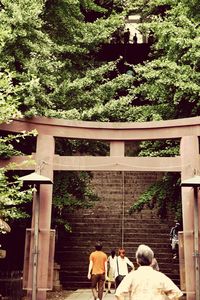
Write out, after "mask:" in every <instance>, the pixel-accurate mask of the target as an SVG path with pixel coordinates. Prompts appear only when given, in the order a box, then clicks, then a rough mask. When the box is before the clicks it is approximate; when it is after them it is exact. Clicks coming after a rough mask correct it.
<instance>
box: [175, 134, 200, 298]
mask: <svg viewBox="0 0 200 300" xmlns="http://www.w3.org/2000/svg"><path fill="white" fill-rule="evenodd" d="M180 152H181V165H182V172H181V180H184V179H188V178H190V177H193V176H194V175H195V174H198V173H199V171H200V161H199V141H198V136H185V137H183V138H182V139H181V147H180ZM199 205H200V201H199V197H198V206H199ZM182 212H183V234H184V257H185V258H184V263H185V284H186V292H187V300H197V299H196V295H195V265H194V256H193V254H194V191H193V188H192V187H184V188H182Z"/></svg>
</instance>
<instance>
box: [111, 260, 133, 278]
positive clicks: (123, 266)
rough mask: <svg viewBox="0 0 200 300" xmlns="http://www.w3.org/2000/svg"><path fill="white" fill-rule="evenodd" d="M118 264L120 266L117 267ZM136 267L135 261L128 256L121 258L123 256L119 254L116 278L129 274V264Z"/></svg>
mask: <svg viewBox="0 0 200 300" xmlns="http://www.w3.org/2000/svg"><path fill="white" fill-rule="evenodd" d="M117 264H118V267H117ZM127 264H128V265H129V266H130V267H131V268H134V265H133V263H132V262H131V261H130V260H129V259H128V257H126V256H125V257H124V258H121V256H117V259H116V267H115V278H116V277H117V276H118V275H119V274H120V275H127V274H128V266H127Z"/></svg>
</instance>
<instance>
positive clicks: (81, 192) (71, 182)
mask: <svg viewBox="0 0 200 300" xmlns="http://www.w3.org/2000/svg"><path fill="white" fill-rule="evenodd" d="M56 173H57V174H55V181H54V189H53V204H54V206H53V218H54V219H53V223H54V226H56V225H64V227H65V228H66V229H67V230H70V225H69V224H68V222H67V221H66V218H65V214H66V212H69V211H73V210H75V209H78V208H89V207H91V206H92V205H93V203H94V201H96V200H98V197H97V196H96V195H95V194H94V192H93V191H92V189H91V187H90V178H91V174H90V173H87V172H56Z"/></svg>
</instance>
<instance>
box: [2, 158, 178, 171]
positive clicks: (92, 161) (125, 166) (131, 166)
mask: <svg viewBox="0 0 200 300" xmlns="http://www.w3.org/2000/svg"><path fill="white" fill-rule="evenodd" d="M33 158H34V155H33ZM26 160H27V157H25V156H21V157H13V158H12V159H11V160H10V161H11V162H12V163H13V162H16V163H23V161H26ZM8 162H9V160H6V162H5V161H2V160H1V161H0V167H5V166H6V164H8ZM45 164H47V165H48V164H49V162H48V161H46V162H45ZM52 167H53V170H54V171H59V170H60V171H109V170H110V171H138V172H139V171H147V172H148V171H150V172H152V171H156V172H180V171H181V161H180V157H179V156H177V157H123V156H112V157H110V156H100V157H99V156H98V157H97V156H59V155H54V156H53V166H52ZM10 169H13V167H12V164H11V166H10ZM14 169H16V170H35V165H27V166H26V165H25V167H23V165H22V166H20V165H19V166H16V167H15V168H14Z"/></svg>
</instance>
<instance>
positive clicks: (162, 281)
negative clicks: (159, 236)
mask: <svg viewBox="0 0 200 300" xmlns="http://www.w3.org/2000/svg"><path fill="white" fill-rule="evenodd" d="M153 258H154V253H153V251H152V249H151V248H150V247H148V246H146V245H140V246H139V247H138V249H137V251H136V261H137V264H138V265H139V267H138V269H137V270H136V271H132V272H130V273H129V274H128V275H126V277H125V278H124V279H123V281H122V282H121V283H120V285H119V286H118V288H117V290H116V293H115V297H116V299H117V300H124V299H125V296H126V295H127V294H129V295H130V300H143V299H145V300H164V299H166V296H167V297H168V298H169V299H171V300H172V299H173V300H175V299H176V300H177V299H178V298H180V297H181V296H182V295H183V293H182V292H181V290H180V289H179V288H178V287H177V286H176V285H175V284H174V283H173V281H172V280H171V279H170V278H169V277H167V276H166V275H165V274H163V273H161V272H159V271H156V270H154V269H153V268H152V266H151V264H152V260H153Z"/></svg>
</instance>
